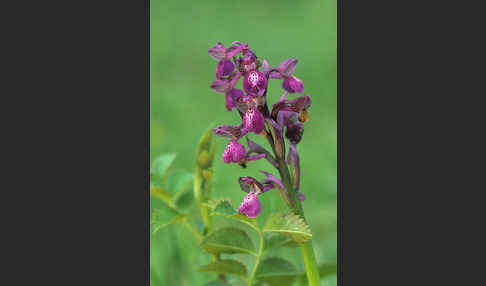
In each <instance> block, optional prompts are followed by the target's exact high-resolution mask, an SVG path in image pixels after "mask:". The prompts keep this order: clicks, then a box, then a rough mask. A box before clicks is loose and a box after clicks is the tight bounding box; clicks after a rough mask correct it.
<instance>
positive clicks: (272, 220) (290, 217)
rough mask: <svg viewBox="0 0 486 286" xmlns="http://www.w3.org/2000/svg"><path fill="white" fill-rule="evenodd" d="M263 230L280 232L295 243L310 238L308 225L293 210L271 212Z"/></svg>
mask: <svg viewBox="0 0 486 286" xmlns="http://www.w3.org/2000/svg"><path fill="white" fill-rule="evenodd" d="M263 232H276V233H280V234H282V235H285V236H286V237H289V238H291V239H293V240H294V241H296V242H297V243H303V242H305V241H307V240H309V239H310V238H312V234H311V230H310V228H309V226H308V225H307V224H306V223H305V221H304V220H303V219H302V218H301V217H300V216H298V215H296V214H294V213H293V212H288V213H274V214H271V215H270V217H269V218H268V219H267V221H266V222H265V226H264V227H263Z"/></svg>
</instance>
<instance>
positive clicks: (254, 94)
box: [208, 41, 311, 218]
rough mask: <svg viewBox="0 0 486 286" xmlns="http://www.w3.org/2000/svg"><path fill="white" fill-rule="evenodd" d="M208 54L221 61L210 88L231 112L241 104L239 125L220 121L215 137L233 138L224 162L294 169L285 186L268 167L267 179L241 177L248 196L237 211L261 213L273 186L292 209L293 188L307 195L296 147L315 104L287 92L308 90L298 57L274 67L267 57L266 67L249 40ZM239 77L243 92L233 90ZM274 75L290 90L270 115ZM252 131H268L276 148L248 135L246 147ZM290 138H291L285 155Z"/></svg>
mask: <svg viewBox="0 0 486 286" xmlns="http://www.w3.org/2000/svg"><path fill="white" fill-rule="evenodd" d="M208 52H209V54H210V55H211V56H212V57H213V58H215V59H216V60H217V61H218V65H217V68H216V80H215V81H214V82H213V83H212V85H211V88H212V89H213V90H215V91H216V92H219V93H222V94H224V95H225V101H226V102H225V105H226V108H227V110H228V111H232V110H233V108H236V109H237V110H238V112H239V115H240V116H241V119H242V122H241V124H239V125H235V126H233V125H220V126H218V127H216V128H214V129H213V132H214V133H215V134H216V135H218V136H221V137H224V138H228V139H230V142H229V143H228V145H227V146H226V148H225V150H224V152H223V155H222V157H223V161H224V162H225V163H231V162H232V163H237V164H239V165H240V166H242V167H246V165H245V164H246V163H247V162H250V161H254V160H259V159H262V158H266V159H267V161H268V162H269V163H270V164H271V165H272V166H273V167H275V168H276V169H277V170H279V173H281V172H280V171H281V168H282V163H283V164H284V165H286V166H283V167H288V168H289V171H290V179H289V181H285V185H284V184H283V182H282V181H281V180H280V179H279V178H278V177H276V176H274V175H272V174H270V173H268V172H266V171H261V172H262V173H263V174H264V175H265V178H264V179H263V180H262V181H258V180H256V179H254V178H252V177H240V178H239V179H238V182H239V184H240V187H241V189H242V190H243V191H244V192H246V193H247V194H246V195H245V197H244V199H243V201H242V203H241V204H240V206H239V208H238V211H239V212H240V213H243V214H245V215H246V216H248V217H250V218H254V217H257V216H258V214H259V213H260V211H261V208H262V206H261V204H260V202H259V200H258V196H259V195H261V194H262V193H265V192H267V191H269V190H271V189H277V190H279V193H280V195H281V197H282V198H283V199H284V201H286V203H287V204H289V206H291V207H293V206H295V201H293V197H295V196H290V194H289V193H288V191H292V192H296V194H297V196H298V199H299V200H304V199H305V196H304V195H303V194H302V193H301V192H299V187H300V186H299V185H300V172H301V170H300V161H299V155H298V153H297V147H296V145H297V144H298V143H299V142H300V141H301V140H302V136H303V132H304V126H303V123H304V122H306V121H308V120H309V114H308V111H307V110H308V108H309V107H310V105H311V99H310V96H309V95H304V96H300V97H297V98H295V99H294V100H288V99H287V94H288V93H302V92H303V90H304V84H303V83H302V81H301V80H300V79H298V78H297V77H295V76H294V75H293V74H294V72H295V68H296V66H297V62H298V61H297V60H296V59H295V58H289V59H287V60H285V61H283V62H282V63H281V64H280V65H279V66H278V67H277V68H271V67H270V65H269V64H268V62H267V60H265V59H264V60H263V64H262V65H261V64H260V61H259V60H258V57H257V56H256V54H255V52H254V51H253V50H251V49H249V48H248V44H242V43H241V42H239V41H234V42H232V44H231V46H230V47H225V46H224V45H223V44H221V43H218V44H217V45H215V46H214V47H212V48H211V49H209V51H208ZM238 55H239V56H238ZM260 67H262V70H261V71H259V69H260ZM240 77H242V78H243V83H242V86H243V90H240V89H235V88H234V87H235V86H236V84H237V82H238V81H239V79H240ZM269 78H276V79H283V81H282V87H283V89H284V90H285V92H284V94H283V95H282V96H281V97H280V99H279V100H278V101H277V102H276V103H275V104H273V109H272V112H271V113H270V112H269V110H268V106H267V98H266V91H267V88H268V79H269ZM265 126H266V127H267V128H265ZM249 132H253V133H255V134H263V136H264V137H265V138H266V139H267V140H268V142H269V144H270V146H271V148H272V149H271V150H270V151H273V152H269V151H267V150H266V149H265V148H263V147H262V146H260V145H258V144H257V143H255V142H253V141H251V140H250V139H249V137H247V143H248V151H247V149H246V148H245V146H244V145H242V144H241V143H239V142H238V140H240V139H241V138H243V137H245V136H247V135H248V133H249ZM285 138H287V140H288V141H289V142H288V145H289V150H288V154H287V157H286V159H285V152H286V148H285ZM285 186H289V187H290V186H292V190H290V189H289V190H287V189H286V188H285ZM291 194H295V193H291Z"/></svg>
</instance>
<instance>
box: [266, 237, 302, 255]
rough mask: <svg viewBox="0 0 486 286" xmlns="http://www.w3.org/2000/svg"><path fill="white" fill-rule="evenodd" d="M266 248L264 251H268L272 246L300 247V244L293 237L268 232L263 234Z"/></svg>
mask: <svg viewBox="0 0 486 286" xmlns="http://www.w3.org/2000/svg"><path fill="white" fill-rule="evenodd" d="M263 239H264V240H265V242H264V244H263V245H264V248H263V251H267V250H269V249H272V248H279V247H298V246H299V244H298V243H297V242H295V241H294V240H293V239H291V238H288V237H286V236H283V235H280V234H278V233H273V232H266V233H264V234H263Z"/></svg>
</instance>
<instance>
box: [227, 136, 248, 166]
mask: <svg viewBox="0 0 486 286" xmlns="http://www.w3.org/2000/svg"><path fill="white" fill-rule="evenodd" d="M245 155H246V150H245V146H243V145H242V144H241V143H238V142H237V141H236V140H231V141H230V143H229V144H228V146H226V149H225V150H224V153H223V161H224V162H225V163H230V162H234V163H238V162H240V161H242V160H243V159H244V158H245Z"/></svg>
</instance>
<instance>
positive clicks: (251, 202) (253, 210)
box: [238, 192, 262, 218]
mask: <svg viewBox="0 0 486 286" xmlns="http://www.w3.org/2000/svg"><path fill="white" fill-rule="evenodd" d="M261 210H262V205H261V204H260V201H258V197H257V194H256V193H254V192H250V193H248V194H247V195H246V196H245V197H244V198H243V201H242V202H241V204H240V206H239V207H238V212H239V213H243V214H245V215H246V216H247V217H249V218H256V217H257V216H258V214H260V211H261Z"/></svg>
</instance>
